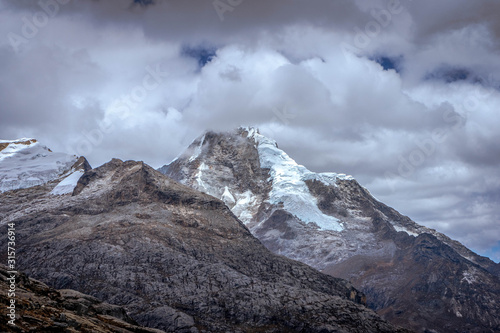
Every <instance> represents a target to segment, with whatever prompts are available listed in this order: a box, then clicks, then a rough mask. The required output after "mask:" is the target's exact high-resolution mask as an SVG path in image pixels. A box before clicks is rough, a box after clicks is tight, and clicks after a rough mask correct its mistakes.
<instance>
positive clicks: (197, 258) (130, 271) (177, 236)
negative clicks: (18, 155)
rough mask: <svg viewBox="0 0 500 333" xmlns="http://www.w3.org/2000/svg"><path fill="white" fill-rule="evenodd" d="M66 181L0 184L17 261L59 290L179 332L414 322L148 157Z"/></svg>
mask: <svg viewBox="0 0 500 333" xmlns="http://www.w3.org/2000/svg"><path fill="white" fill-rule="evenodd" d="M60 182H61V180H60V179H56V180H53V181H49V182H47V183H45V184H42V185H38V186H34V187H30V188H24V189H17V190H12V191H6V192H4V193H0V202H1V205H0V220H1V222H0V223H1V224H2V225H5V224H7V223H14V224H15V229H16V235H17V236H16V239H17V241H16V247H17V264H18V269H20V270H23V271H24V272H26V273H27V274H28V275H29V276H31V277H33V278H36V279H39V280H41V281H43V282H45V283H47V284H48V285H49V286H51V287H53V288H57V289H68V288H70V289H74V290H78V291H79V292H83V293H87V294H90V295H92V296H93V297H97V298H99V299H102V300H104V301H106V302H109V303H111V304H116V305H119V306H123V307H124V308H125V309H126V310H127V312H128V314H129V315H130V317H132V318H134V320H136V321H137V322H138V323H139V324H140V325H142V326H146V327H150V328H157V329H161V330H164V331H168V332H404V331H405V330H403V329H399V328H396V327H394V326H393V325H391V324H388V323H387V322H385V321H384V320H382V319H381V318H380V317H379V316H378V315H377V314H376V313H375V312H373V311H372V310H369V309H368V308H366V307H365V306H364V305H363V303H364V302H365V296H364V294H363V293H361V292H359V291H357V290H356V289H355V288H354V287H353V286H352V285H351V284H350V283H349V282H347V281H345V280H342V279H339V278H334V277H332V276H329V275H326V274H323V273H320V272H318V271H317V270H315V269H313V268H311V267H309V266H307V265H305V264H303V263H299V262H296V261H294V260H291V259H288V258H285V257H283V256H279V255H276V254H273V253H272V252H270V251H269V250H268V249H266V248H265V247H264V246H263V245H262V244H261V243H260V242H259V241H258V240H257V239H256V238H255V237H254V236H253V235H252V234H251V233H250V231H249V230H248V229H247V228H246V227H245V226H244V225H243V223H241V222H240V221H239V220H238V219H237V218H236V217H235V215H234V214H233V213H232V212H231V210H230V209H229V208H228V207H227V206H226V205H225V204H224V202H223V201H221V200H219V199H217V198H214V197H213V196H210V195H207V194H203V193H200V192H198V191H196V190H194V189H191V188H189V187H187V186H184V185H181V184H179V183H177V182H176V181H174V180H171V179H169V178H168V177H166V176H164V175H163V174H161V173H159V172H157V171H155V170H154V169H152V168H151V167H149V166H147V165H145V164H144V163H142V162H134V161H127V162H123V161H120V160H116V159H114V160H112V161H111V162H109V163H107V164H105V165H103V166H101V167H99V168H96V169H92V170H87V171H86V172H85V173H84V174H83V176H82V177H81V178H79V180H78V182H77V185H76V187H75V188H74V190H73V191H72V193H66V194H64V193H62V194H59V195H58V194H57V193H54V192H53V189H54V188H55V187H56V186H57V185H58V184H59V183H60ZM0 247H1V248H5V247H6V238H5V239H4V238H2V239H0ZM5 255H6V254H5V251H3V252H2V253H1V254H0V260H2V261H6V258H5ZM21 287H23V288H27V286H26V284H24V285H21ZM42 289H43V288H42ZM57 297H58V296H57ZM56 314H57V313H56ZM59 316H60V314H59ZM66 318H67V317H66ZM113 320H114V319H113Z"/></svg>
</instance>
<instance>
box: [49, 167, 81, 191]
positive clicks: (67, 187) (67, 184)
mask: <svg viewBox="0 0 500 333" xmlns="http://www.w3.org/2000/svg"><path fill="white" fill-rule="evenodd" d="M83 173H84V172H83V170H76V171H75V172H73V173H71V174H70V175H69V176H67V177H66V178H64V179H63V180H62V181H61V182H60V183H59V184H57V186H56V187H54V189H53V190H52V191H51V192H50V194H52V195H63V194H68V193H73V190H74V189H75V187H76V184H77V183H78V180H79V179H80V177H81V176H82V175H83Z"/></svg>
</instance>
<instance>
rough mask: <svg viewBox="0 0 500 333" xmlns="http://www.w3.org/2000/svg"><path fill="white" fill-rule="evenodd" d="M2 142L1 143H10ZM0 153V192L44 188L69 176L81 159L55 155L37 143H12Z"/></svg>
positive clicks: (30, 140) (26, 139)
mask: <svg viewBox="0 0 500 333" xmlns="http://www.w3.org/2000/svg"><path fill="white" fill-rule="evenodd" d="M6 141H7V140H2V143H7V142H6ZM8 143H9V144H8V146H7V147H5V148H4V149H3V150H2V151H0V192H5V191H10V190H15V189H19V188H28V187H32V186H36V185H41V184H45V183H47V182H49V181H51V180H54V179H57V178H58V177H60V176H61V175H62V174H64V173H66V172H67V171H68V170H69V169H71V166H72V165H73V164H74V163H75V162H76V161H77V159H78V157H77V156H75V155H69V154H65V153H54V152H52V151H51V150H50V149H49V148H47V147H46V146H43V145H41V144H40V143H39V142H37V141H36V140H35V139H29V138H23V139H17V140H9V141H8Z"/></svg>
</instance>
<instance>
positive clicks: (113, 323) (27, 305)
mask: <svg viewBox="0 0 500 333" xmlns="http://www.w3.org/2000/svg"><path fill="white" fill-rule="evenodd" d="M14 277H15V283H14V285H15V288H14V289H12V290H15V291H14V293H15V297H13V298H11V297H8V294H7V293H6V292H2V293H1V294H0V302H1V304H2V320H1V321H0V331H2V332H75V333H76V332H82V333H101V332H102V333H104V332H106V333H107V332H116V333H161V332H163V331H160V330H156V329H149V328H145V327H141V326H139V325H138V324H137V323H136V322H135V321H134V320H133V319H132V318H130V317H129V316H128V315H127V312H126V311H125V309H124V308H123V307H119V306H116V305H111V304H108V303H103V302H101V301H100V300H98V299H97V298H95V297H92V296H89V295H85V294H82V293H80V292H78V291H75V290H70V289H65V290H55V289H53V288H49V287H48V286H47V285H46V284H44V283H42V282H40V281H37V280H34V279H31V278H28V277H27V276H26V275H25V274H14ZM9 278H11V274H9V273H8V271H7V269H6V267H4V266H0V289H1V290H2V291H7V290H9V288H10V284H11V281H8V279H9ZM11 299H14V300H15V303H14V305H13V306H11V307H12V308H13V309H14V310H13V312H12V316H13V318H12V317H8V316H7V314H10V313H11V312H10V309H8V308H7V306H8V305H10V304H11V303H10V301H11ZM12 319H13V320H12ZM11 320H12V322H11V323H9V321H11Z"/></svg>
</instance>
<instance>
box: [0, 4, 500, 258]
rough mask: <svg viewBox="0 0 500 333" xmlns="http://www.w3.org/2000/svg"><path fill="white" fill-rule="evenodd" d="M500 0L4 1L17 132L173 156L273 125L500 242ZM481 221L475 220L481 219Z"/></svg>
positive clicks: (296, 148)
mask: <svg viewBox="0 0 500 333" xmlns="http://www.w3.org/2000/svg"><path fill="white" fill-rule="evenodd" d="M499 12H500V4H499V3H498V2H497V1H492V0H482V1H474V2H472V1H465V0H460V1H440V2H438V3H436V2H431V1H428V0H426V1H418V2H417V1H410V0H401V1H397V0H391V1H347V0H344V1H331V0H319V1H315V2H305V1H283V0H278V1H272V2H270V1H249V0H245V1H237V0H233V1H226V0H221V1H211V0H209V1H202V0H197V1H162V0H156V1H118V0H114V1H104V0H103V1H94V0H93V1H90V0H89V1H70V0H42V1H40V2H38V1H24V0H22V1H14V0H8V1H3V2H2V3H1V4H0V32H1V33H0V37H2V40H1V41H0V66H1V67H2V68H1V69H2V76H1V77H0V100H1V101H2V105H1V106H0V120H1V121H0V135H1V136H2V138H4V137H7V138H8V137H15V136H20V137H21V136H36V137H37V138H39V139H40V140H41V141H44V142H45V144H47V145H49V146H51V147H52V148H53V149H57V150H63V151H67V152H69V153H75V152H76V153H79V154H85V155H86V156H87V157H88V158H89V159H90V161H91V163H92V164H93V165H94V166H97V165H99V164H100V163H103V162H106V161H107V160H109V159H110V158H111V157H119V158H123V159H138V160H145V161H146V162H148V163H150V164H152V165H153V166H155V167H158V166H160V165H162V164H165V163H167V162H168V161H169V160H171V159H172V158H174V157H175V156H176V155H177V154H179V153H180V152H181V151H182V149H183V147H186V146H187V145H188V144H189V143H190V141H191V140H193V139H194V138H195V137H196V136H198V135H199V134H200V133H201V132H202V131H204V130H205V129H207V128H211V129H217V130H231V129H233V128H234V127H236V126H239V125H256V126H259V127H261V131H262V133H264V134H267V135H269V136H271V137H273V138H275V139H277V141H278V143H279V144H280V147H281V148H283V149H284V150H286V151H287V152H289V154H290V155H291V157H293V158H295V159H296V160H297V161H298V162H299V163H302V164H304V165H306V166H307V167H309V168H311V169H313V170H314V171H334V172H344V173H348V174H353V175H354V176H355V177H356V178H357V179H358V180H359V181H360V182H361V183H362V184H364V185H366V186H367V187H368V188H369V189H370V191H371V192H372V193H373V194H374V195H375V196H377V197H378V198H379V199H381V200H382V201H385V202H387V203H388V204H391V205H392V206H394V207H395V208H396V209H399V210H401V211H402V212H403V213H405V214H408V215H410V216H411V217H412V218H413V219H415V220H416V221H417V222H420V223H423V224H425V225H427V226H430V227H433V228H436V229H438V230H440V231H444V232H446V233H447V234H448V235H449V236H451V237H453V238H457V239H458V240H460V241H461V242H463V243H465V244H466V245H468V246H471V247H472V248H473V249H476V250H478V251H482V253H488V254H489V255H491V256H492V257H493V258H495V259H496V260H499V259H500V254H498V253H497V252H495V251H497V250H494V247H495V246H498V240H499V239H500V230H499V229H500V228H498V221H499V209H498V208H496V207H497V206H498V204H497V203H498V200H499V198H498V193H500V179H499V176H498V171H497V166H498V164H499V163H500V151H499V148H498V144H497V143H498V142H499V140H500V137H499V135H498V128H500V116H499V114H498V110H500V93H499V90H498V87H499V86H500V84H499V83H500V74H497V73H500V59H499V58H498V56H497V54H498V49H499V46H500V44H499V40H500V23H499V21H498V19H497V15H498V13H499ZM471 221H474V222H471Z"/></svg>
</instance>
